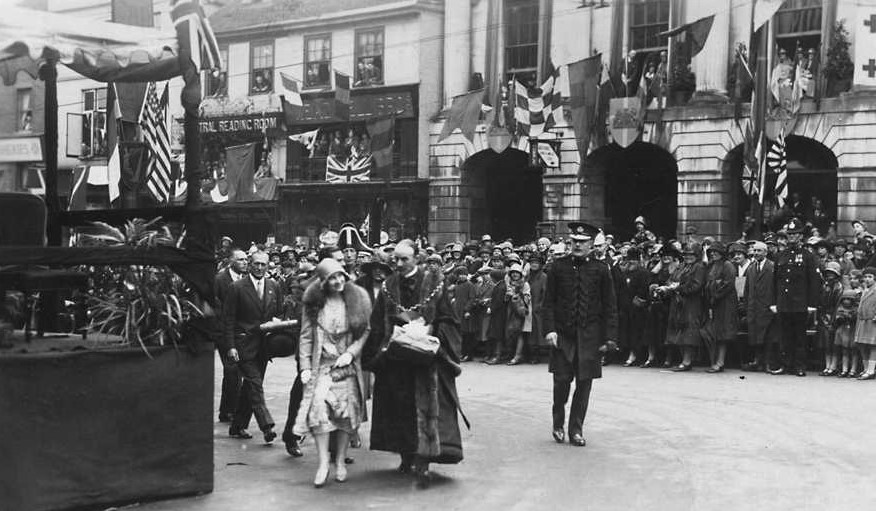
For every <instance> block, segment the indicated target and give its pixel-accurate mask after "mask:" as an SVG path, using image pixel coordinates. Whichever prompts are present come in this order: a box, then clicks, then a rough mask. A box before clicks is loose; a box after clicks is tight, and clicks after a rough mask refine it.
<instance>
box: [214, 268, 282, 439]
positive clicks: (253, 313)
mask: <svg viewBox="0 0 876 511" xmlns="http://www.w3.org/2000/svg"><path fill="white" fill-rule="evenodd" d="M267 269H268V254H266V253H265V252H262V251H258V252H255V253H253V254H252V256H251V260H250V263H249V276H247V277H246V278H242V279H239V280H238V281H237V282H235V283H233V284H232V285H231V288H230V289H229V293H228V296H227V297H226V299H225V300H224V302H223V304H222V309H223V320H224V334H225V335H224V337H223V341H224V347H225V349H226V350H227V352H228V358H229V359H231V360H232V361H234V362H235V363H236V364H237V367H238V370H239V371H240V375H241V377H242V378H243V385H242V386H241V389H240V397H239V398H238V401H237V409H236V410H235V412H234V420H233V421H232V422H231V427H230V428H229V429H228V434H229V435H231V436H232V437H234V438H252V435H250V434H249V432H247V431H246V427H247V426H248V425H249V419H250V417H251V416H252V415H253V414H255V417H256V421H257V422H258V424H259V428H260V429H261V430H262V433H263V434H264V436H265V442H271V441H273V440H274V438H276V437H277V434H276V433H274V419H273V418H272V417H271V412H269V411H268V407H267V405H266V403H265V392H264V387H263V382H264V378H265V369H266V368H267V365H268V357H267V353H266V352H265V342H264V335H263V334H262V333H261V332H260V331H259V325H261V324H262V323H264V322H266V321H270V320H271V319H273V318H277V317H279V316H280V315H281V314H282V311H283V305H282V296H281V293H280V288H279V285H278V284H277V283H276V282H274V281H273V280H271V279H269V278H266V277H265V272H266V271H267Z"/></svg>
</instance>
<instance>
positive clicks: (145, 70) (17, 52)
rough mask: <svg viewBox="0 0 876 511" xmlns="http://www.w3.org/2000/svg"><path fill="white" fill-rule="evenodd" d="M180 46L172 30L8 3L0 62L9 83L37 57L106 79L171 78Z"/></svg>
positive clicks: (0, 30)
mask: <svg viewBox="0 0 876 511" xmlns="http://www.w3.org/2000/svg"><path fill="white" fill-rule="evenodd" d="M177 48H178V46H177V39H176V33H175V32H174V31H173V30H170V31H168V30H159V29H154V28H145V27H135V26H131V25H122V24H119V23H108V22H100V21H91V20H84V19H83V18H79V17H75V16H70V15H65V14H57V13H52V12H45V11H37V10H32V9H21V8H15V7H4V9H3V16H2V17H0V61H5V62H6V65H3V66H0V74H3V76H2V78H3V80H4V83H6V84H11V83H15V75H14V74H12V75H10V74H9V73H15V72H17V71H18V70H25V71H27V72H29V73H31V74H35V67H36V66H35V62H36V61H38V60H40V59H47V58H51V59H57V60H58V61H59V62H61V63H62V64H64V65H66V66H67V67H69V68H71V69H73V70H74V71H76V72H77V73H79V74H81V75H83V76H86V77H88V78H92V79H94V80H98V81H101V82H106V81H117V82H144V81H156V80H167V79H170V78H172V77H173V76H179V74H180V70H179V61H178V58H177ZM28 60H29V61H30V62H28Z"/></svg>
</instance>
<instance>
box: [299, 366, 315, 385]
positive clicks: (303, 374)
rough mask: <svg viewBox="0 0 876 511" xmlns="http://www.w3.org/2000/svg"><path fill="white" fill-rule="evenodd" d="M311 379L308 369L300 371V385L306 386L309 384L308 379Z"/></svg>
mask: <svg viewBox="0 0 876 511" xmlns="http://www.w3.org/2000/svg"><path fill="white" fill-rule="evenodd" d="M312 377H313V373H312V372H311V371H310V369H305V370H303V371H301V383H303V384H305V385H307V384H308V383H310V379H311V378H312Z"/></svg>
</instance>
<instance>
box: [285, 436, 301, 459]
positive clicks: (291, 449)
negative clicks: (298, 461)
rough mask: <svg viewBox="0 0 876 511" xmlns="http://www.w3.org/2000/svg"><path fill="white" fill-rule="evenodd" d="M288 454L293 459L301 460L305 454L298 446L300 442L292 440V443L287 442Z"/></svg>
mask: <svg viewBox="0 0 876 511" xmlns="http://www.w3.org/2000/svg"><path fill="white" fill-rule="evenodd" d="M286 452H287V453H289V456H292V457H293V458H300V457H302V456H304V453H303V452H301V447H300V446H299V445H298V440H297V439H296V440H292V441H291V442H286Z"/></svg>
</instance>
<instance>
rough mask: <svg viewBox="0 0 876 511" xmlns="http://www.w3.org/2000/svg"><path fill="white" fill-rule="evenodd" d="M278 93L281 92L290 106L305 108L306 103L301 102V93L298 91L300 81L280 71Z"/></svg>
mask: <svg viewBox="0 0 876 511" xmlns="http://www.w3.org/2000/svg"><path fill="white" fill-rule="evenodd" d="M277 92H279V93H280V95H281V96H283V98H284V99H285V100H286V102H288V103H289V104H290V105H294V106H304V102H303V101H301V93H300V92H299V91H298V80H296V79H294V78H292V77H291V76H289V75H287V74H286V73H284V72H282V71H280V87H279V88H278V90H277Z"/></svg>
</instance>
